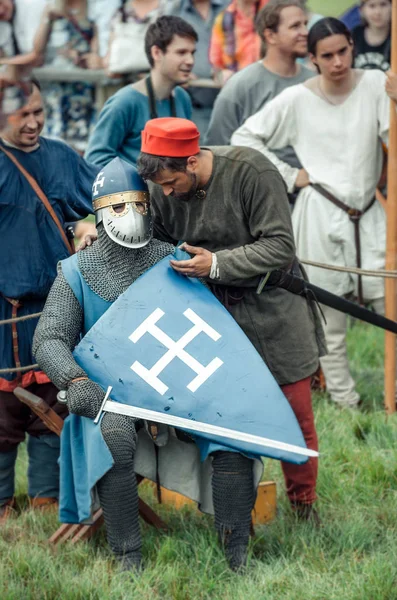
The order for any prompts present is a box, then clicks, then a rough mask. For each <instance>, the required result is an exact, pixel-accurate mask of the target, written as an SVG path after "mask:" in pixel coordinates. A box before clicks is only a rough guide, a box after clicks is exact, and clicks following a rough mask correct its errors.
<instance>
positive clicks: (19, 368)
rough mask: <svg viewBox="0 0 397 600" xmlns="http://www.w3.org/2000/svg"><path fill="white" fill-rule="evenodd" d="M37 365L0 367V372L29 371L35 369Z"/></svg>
mask: <svg viewBox="0 0 397 600" xmlns="http://www.w3.org/2000/svg"><path fill="white" fill-rule="evenodd" d="M38 366H39V365H37V364H36V365H28V366H27V367H15V368H14V369H0V374H3V373H21V372H22V371H31V370H32V369H37V368H38Z"/></svg>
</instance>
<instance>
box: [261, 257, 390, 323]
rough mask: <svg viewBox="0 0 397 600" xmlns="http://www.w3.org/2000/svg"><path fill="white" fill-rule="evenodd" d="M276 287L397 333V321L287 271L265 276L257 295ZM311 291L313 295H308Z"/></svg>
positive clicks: (279, 270)
mask: <svg viewBox="0 0 397 600" xmlns="http://www.w3.org/2000/svg"><path fill="white" fill-rule="evenodd" d="M275 287H281V288H283V289H285V290H288V291H289V292H291V293H292V294H297V295H299V296H305V297H306V298H308V299H310V296H311V297H312V299H313V300H316V301H317V302H320V303H321V304H325V306H329V307H330V308H334V309H335V310H338V311H339V312H343V313H346V314H348V315H350V316H351V317H354V318H356V319H360V321H364V322H365V323H370V324H371V325H375V327H380V328H381V329H385V330H386V331H391V332H392V333H397V323H396V322H395V321H392V320H391V319H387V318H386V317H384V316H383V315H379V314H378V313H374V312H372V311H371V310H368V309H367V308H364V307H363V306H360V304H356V303H355V302H351V301H350V300H346V298H342V297H341V296H337V295H336V294H333V293H332V292H328V291H327V290H324V289H323V288H320V287H318V286H317V285H314V284H313V283H310V282H309V281H306V279H303V278H302V277H298V276H297V275H294V274H292V273H288V272H287V271H282V270H281V269H278V270H276V271H273V272H269V273H267V274H266V275H264V276H263V277H262V279H261V281H260V283H259V285H258V288H257V293H258V294H261V293H262V292H263V291H264V292H266V289H267V288H268V289H271V288H275ZM309 291H310V292H311V294H308V292H309Z"/></svg>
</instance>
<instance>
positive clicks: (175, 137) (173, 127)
mask: <svg viewBox="0 0 397 600" xmlns="http://www.w3.org/2000/svg"><path fill="white" fill-rule="evenodd" d="M199 139H200V132H199V130H198V129H197V127H196V125H195V124H194V123H192V121H189V120H188V119H177V118H176V117H164V118H161V119H152V120H151V121H148V122H147V123H146V125H145V128H144V130H143V131H142V147H141V151H142V152H145V153H146V154H154V155H155V156H173V157H177V158H183V157H184V156H193V155H194V154H198V153H199V152H200V146H199Z"/></svg>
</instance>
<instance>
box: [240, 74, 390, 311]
mask: <svg viewBox="0 0 397 600" xmlns="http://www.w3.org/2000/svg"><path fill="white" fill-rule="evenodd" d="M389 117H390V100H389V98H388V96H387V94H386V92H385V75H384V74H383V73H382V72H381V71H365V72H363V74H362V77H361V79H360V81H359V82H358V84H357V86H356V88H355V89H354V90H353V91H352V93H351V94H350V96H349V97H348V98H347V99H346V100H345V101H344V102H343V104H340V105H331V104H330V103H329V102H327V101H326V100H324V99H322V98H320V97H319V96H317V95H316V94H315V93H314V92H313V91H311V90H310V89H309V88H307V87H306V86H305V85H304V84H299V85H296V86H293V87H291V88H287V89H286V90H284V91H283V92H282V93H281V94H280V95H279V96H277V97H276V98H274V99H273V100H272V101H271V102H269V103H268V104H266V105H265V106H264V108H263V109H262V110H260V111H259V112H257V113H256V114H255V115H253V116H252V117H250V118H249V119H247V121H246V122H245V123H244V125H242V126H241V127H240V128H239V129H237V131H236V132H235V133H234V134H233V137H232V144H233V145H235V146H250V147H251V148H256V149H257V150H259V151H261V152H262V153H263V154H265V155H266V156H267V157H268V158H269V159H270V160H271V161H272V162H273V163H274V164H275V165H276V166H277V167H278V168H279V170H280V172H281V174H282V176H283V178H284V180H285V182H286V184H287V187H288V190H289V191H292V190H293V188H294V182H295V179H296V176H297V174H298V169H294V168H292V167H290V166H289V165H287V164H286V163H283V162H281V161H280V160H279V159H278V158H277V157H276V156H275V155H274V154H273V153H272V152H271V150H272V149H276V148H282V147H285V146H287V145H291V146H293V148H294V150H295V152H296V154H297V156H298V158H299V160H300V162H301V164H302V165H303V167H304V168H305V169H306V171H307V172H308V174H309V178H310V181H311V183H318V184H321V185H322V186H323V187H324V188H326V189H327V190H328V191H329V192H331V193H332V194H333V195H334V196H336V197H337V198H338V199H339V200H341V201H342V202H344V203H345V204H347V205H348V206H351V207H353V208H357V209H360V210H363V209H364V208H365V207H366V206H367V205H368V204H369V203H370V201H371V199H372V198H373V197H374V194H375V189H376V185H377V182H378V180H379V177H380V173H381V169H382V145H381V140H383V141H385V142H387V137H388V130H389ZM292 222H293V227H294V233H295V239H296V246H297V255H298V257H299V258H300V259H303V260H304V259H308V260H313V261H317V262H323V263H327V264H332V265H338V266H354V267H355V266H356V248H355V243H354V229H353V224H352V222H351V221H350V220H349V217H348V215H347V214H346V213H345V212H344V211H343V210H342V209H340V208H338V207H337V206H335V205H334V204H332V203H331V202H330V201H329V200H327V199H325V198H324V197H323V196H321V195H320V194H319V193H318V192H316V191H315V190H314V189H313V188H312V187H311V186H308V187H306V188H303V189H302V190H301V192H300V193H299V195H298V198H297V200H296V204H295V208H294V210H293V213H292ZM360 235H361V262H362V268H364V269H378V268H384V266H385V246H386V218H385V213H384V210H383V208H382V206H381V205H380V204H379V203H378V202H375V204H374V205H373V206H372V208H370V209H369V211H368V212H367V213H365V214H364V216H363V217H362V218H361V221H360ZM307 270H308V275H309V278H310V280H311V281H312V282H313V283H315V284H316V285H319V286H321V287H323V288H325V289H327V290H329V291H330V292H333V293H335V294H338V295H343V294H347V293H349V292H352V291H355V292H356V293H357V277H356V276H351V275H349V274H347V273H340V272H336V271H329V270H324V269H320V268H316V267H308V269H307ZM362 281H363V289H364V297H365V299H367V300H371V299H375V298H381V297H383V296H384V283H383V279H381V278H375V277H371V278H369V277H364V278H363V279H362Z"/></svg>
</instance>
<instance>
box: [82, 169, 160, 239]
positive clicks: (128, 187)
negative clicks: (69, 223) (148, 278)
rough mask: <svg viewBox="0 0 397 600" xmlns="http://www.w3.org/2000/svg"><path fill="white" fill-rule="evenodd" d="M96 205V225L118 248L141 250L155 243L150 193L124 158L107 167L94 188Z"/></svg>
mask: <svg viewBox="0 0 397 600" xmlns="http://www.w3.org/2000/svg"><path fill="white" fill-rule="evenodd" d="M92 204H93V207H94V212H95V223H96V225H99V223H102V224H103V227H104V229H105V231H106V233H107V235H108V236H109V237H110V239H112V240H113V241H114V242H116V244H120V245H121V246H126V247H127V248H141V247H142V246H146V244H147V243H148V242H149V241H150V240H151V238H152V232H153V224H152V217H151V213H150V204H149V191H148V188H147V185H146V183H145V182H144V180H143V179H142V178H141V177H140V176H139V175H138V171H137V170H136V168H135V167H134V166H132V165H130V164H129V163H127V162H125V161H124V160H121V159H120V158H114V159H113V160H112V161H111V162H110V163H109V164H108V165H106V167H104V168H103V169H102V170H101V171H100V172H99V173H98V175H97V176H96V179H95V181H94V184H93V186H92Z"/></svg>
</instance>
